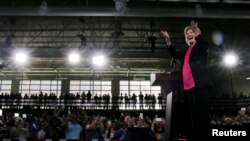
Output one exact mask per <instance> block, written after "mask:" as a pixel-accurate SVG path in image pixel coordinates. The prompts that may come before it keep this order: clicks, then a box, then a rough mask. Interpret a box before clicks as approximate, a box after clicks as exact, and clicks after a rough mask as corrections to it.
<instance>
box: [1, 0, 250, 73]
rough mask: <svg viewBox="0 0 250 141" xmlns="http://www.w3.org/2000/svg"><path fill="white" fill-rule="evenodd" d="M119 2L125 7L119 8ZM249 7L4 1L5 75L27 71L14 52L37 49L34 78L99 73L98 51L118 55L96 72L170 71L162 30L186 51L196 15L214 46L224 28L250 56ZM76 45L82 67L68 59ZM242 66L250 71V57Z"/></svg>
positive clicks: (218, 1)
mask: <svg viewBox="0 0 250 141" xmlns="http://www.w3.org/2000/svg"><path fill="white" fill-rule="evenodd" d="M115 1H116V2H121V3H118V4H123V5H122V6H121V5H120V6H121V7H115ZM44 2H46V3H44ZM125 5H126V6H125ZM249 7H250V3H249V2H248V1H247V0H129V1H128V0H75V1H72V0H62V1H57V0H47V1H42V0H41V1H38V0H1V2H0V16H1V19H0V55H1V57H3V58H4V59H5V60H4V61H5V64H6V65H7V66H6V67H4V68H3V69H2V70H1V74H0V76H3V77H6V76H7V77H8V76H16V75H20V71H21V70H20V67H16V66H15V65H14V64H13V63H12V62H11V59H10V57H9V56H11V53H12V52H13V50H15V49H17V48H26V49H27V50H29V52H30V54H31V55H32V59H31V64H30V65H29V66H27V67H25V68H24V69H23V72H24V73H25V74H27V75H28V76H32V77H33V76H50V75H55V74H60V75H62V76H79V75H81V76H88V75H93V67H92V65H91V56H92V55H93V54H94V53H96V52H104V53H105V54H106V55H107V56H108V57H109V58H111V60H110V61H109V64H108V65H107V66H106V67H105V68H103V69H96V70H95V71H97V72H98V73H102V74H104V75H107V76H114V75H119V76H120V75H121V76H127V75H128V73H130V74H133V75H137V76H148V75H149V74H150V73H155V72H166V71H171V70H172V66H171V65H170V62H171V57H170V56H169V54H168V53H167V51H166V45H165V40H164V39H163V38H162V37H161V35H160V34H159V30H160V29H161V28H167V29H168V30H169V32H170V34H171V38H172V42H173V43H174V45H175V46H176V48H178V49H180V48H183V47H185V42H184V35H183V29H184V27H185V26H186V25H188V24H189V22H190V20H193V19H195V20H197V21H198V22H199V26H200V27H201V29H202V34H203V36H204V37H205V38H206V39H207V40H209V41H210V42H211V46H212V47H213V48H215V49H214V50H216V47H215V46H216V45H215V44H214V43H213V42H212V34H213V31H215V30H221V31H223V33H224V44H223V46H226V47H231V46H235V45H237V48H241V50H242V49H243V50H244V52H245V53H244V58H248V54H249V53H248V51H249V49H248V48H249V47H248V45H249V44H250V41H249V37H250V36H249V33H250V31H249V30H250V29H249V26H250V8H249ZM154 39H156V40H155V48H152V44H153V43H152V41H151V40H154ZM70 50H77V51H79V52H80V53H81V54H82V58H81V63H80V64H79V65H77V66H70V65H69V64H68V63H67V60H66V59H65V58H66V54H67V52H69V51H70ZM212 50H213V49H212ZM242 64H243V65H244V66H246V67H245V68H244V70H247V71H248V70H249V67H248V64H250V63H248V62H247V61H243V63H242Z"/></svg>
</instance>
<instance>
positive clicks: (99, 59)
mask: <svg viewBox="0 0 250 141" xmlns="http://www.w3.org/2000/svg"><path fill="white" fill-rule="evenodd" d="M92 62H93V64H94V65H95V66H97V67H101V66H104V65H105V64H106V58H105V56H103V55H97V56H94V57H93V58H92Z"/></svg>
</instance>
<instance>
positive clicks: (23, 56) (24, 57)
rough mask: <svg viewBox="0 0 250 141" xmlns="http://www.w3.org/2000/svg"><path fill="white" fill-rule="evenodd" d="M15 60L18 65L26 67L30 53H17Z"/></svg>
mask: <svg viewBox="0 0 250 141" xmlns="http://www.w3.org/2000/svg"><path fill="white" fill-rule="evenodd" d="M14 57H15V58H14V60H15V62H16V63H17V64H18V65H25V64H26V63H27V61H28V53H27V52H25V51H17V52H16V53H15V56H14Z"/></svg>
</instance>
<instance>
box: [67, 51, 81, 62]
mask: <svg viewBox="0 0 250 141" xmlns="http://www.w3.org/2000/svg"><path fill="white" fill-rule="evenodd" d="M68 59H69V62H70V63H71V64H77V63H79V62H80V55H79V54H78V53H70V54H69V56H68Z"/></svg>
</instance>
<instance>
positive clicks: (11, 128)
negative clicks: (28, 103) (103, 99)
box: [0, 106, 166, 141]
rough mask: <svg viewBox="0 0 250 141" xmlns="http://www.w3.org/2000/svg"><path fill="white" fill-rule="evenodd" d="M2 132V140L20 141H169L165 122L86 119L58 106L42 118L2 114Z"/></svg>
mask: <svg viewBox="0 0 250 141" xmlns="http://www.w3.org/2000/svg"><path fill="white" fill-rule="evenodd" d="M65 111H67V112H65ZM0 129H1V136H0V139H4V138H7V139H11V140H19V141H25V140H32V141H44V140H45V139H51V140H53V141H54V140H55V141H58V140H60V139H66V140H80V141H131V138H135V137H136V135H137V136H141V138H143V137H145V139H144V140H146V141H147V140H150V141H154V140H155V141H163V140H165V138H166V135H165V119H164V118H159V117H149V116H145V115H144V116H143V114H142V113H141V114H136V115H130V114H121V115H120V116H119V117H105V116H102V115H99V114H97V115H87V114H86V112H85V111H84V110H82V109H74V110H65V107H62V106H55V107H54V110H53V112H52V113H49V112H47V111H46V110H44V112H43V113H42V114H41V115H37V116H35V115H34V114H33V115H28V116H27V117H25V118H24V117H23V118H21V117H15V116H13V115H11V116H10V115H7V114H6V115H5V114H3V115H2V116H1V128H0ZM136 130H138V131H136ZM135 134H136V135H135ZM142 134H143V135H142ZM142 136H143V137H142ZM132 140H133V139H132Z"/></svg>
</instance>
